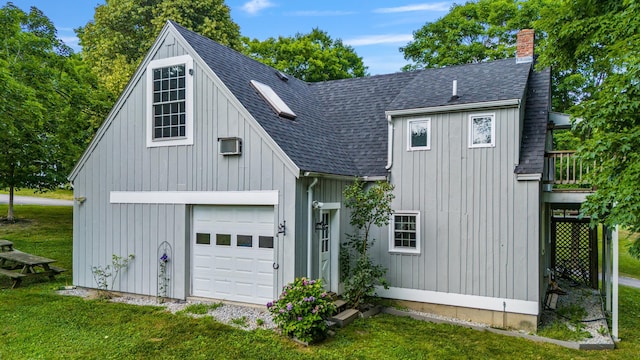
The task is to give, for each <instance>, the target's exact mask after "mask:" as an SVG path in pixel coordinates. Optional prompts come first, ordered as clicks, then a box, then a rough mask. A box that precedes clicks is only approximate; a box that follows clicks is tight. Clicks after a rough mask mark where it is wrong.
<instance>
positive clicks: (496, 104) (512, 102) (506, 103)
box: [384, 99, 520, 116]
mask: <svg viewBox="0 0 640 360" xmlns="http://www.w3.org/2000/svg"><path fill="white" fill-rule="evenodd" d="M516 105H518V106H519V105H520V99H505V100H494V101H485V102H475V103H466V104H454V105H442V106H431V107H426V108H415V109H403V110H388V111H385V112H384V113H385V115H387V116H407V115H422V114H434V113H442V112H449V111H465V110H477V109H485V108H500V107H511V106H516Z"/></svg>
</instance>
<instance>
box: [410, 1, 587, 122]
mask: <svg viewBox="0 0 640 360" xmlns="http://www.w3.org/2000/svg"><path fill="white" fill-rule="evenodd" d="M543 11H547V12H555V11H557V6H555V2H552V1H550V0H478V1H469V2H467V3H465V4H463V5H457V4H456V5H453V6H452V8H451V11H450V12H449V13H448V14H447V15H445V16H444V17H442V18H440V19H438V20H436V21H434V22H427V23H426V24H425V25H424V26H423V27H421V28H420V29H418V30H417V31H415V32H414V33H413V38H414V39H413V41H410V42H409V43H408V44H407V45H406V46H404V47H401V48H400V51H401V52H403V53H404V57H405V59H407V60H409V61H411V62H412V64H409V65H406V66H405V67H404V68H403V70H404V71H410V70H416V69H423V68H437V67H443V66H451V65H459V64H468V63H477V62H484V61H491V60H498V59H504V58H509V57H513V56H514V55H515V52H516V35H517V33H518V31H519V30H521V29H527V28H534V29H536V54H540V53H544V52H546V51H547V50H546V49H545V46H546V45H547V44H548V42H546V41H545V38H546V30H545V29H541V28H539V27H538V26H539V25H538V23H537V21H538V20H539V19H540V18H541V14H542V12H543ZM549 54H550V55H551V56H553V54H552V52H551V51H550V52H549ZM554 70H555V69H554ZM552 86H553V93H554V95H553V99H552V101H553V108H554V110H555V111H565V110H566V109H568V108H569V107H571V106H573V105H574V104H575V103H576V102H577V101H578V100H579V99H578V97H579V95H580V93H581V91H582V88H581V87H582V79H581V78H580V77H576V76H575V74H573V73H571V72H557V71H553V72H552Z"/></svg>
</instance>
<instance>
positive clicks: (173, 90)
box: [153, 64, 186, 139]
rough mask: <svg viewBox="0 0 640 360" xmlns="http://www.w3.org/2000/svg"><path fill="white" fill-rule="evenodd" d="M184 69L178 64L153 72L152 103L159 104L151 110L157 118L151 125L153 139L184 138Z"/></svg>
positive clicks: (183, 66) (182, 65)
mask: <svg viewBox="0 0 640 360" xmlns="http://www.w3.org/2000/svg"><path fill="white" fill-rule="evenodd" d="M185 68H186V66H185V65H184V64H180V65H174V66H169V67H165V68H161V69H154V70H153V77H154V82H153V101H154V103H159V104H158V105H154V110H153V112H154V114H155V115H156V116H159V117H156V118H155V119H154V123H153V127H154V128H153V135H154V138H155V139H162V138H174V137H184V136H185V133H186V126H185V125H186V116H185V115H186V114H185V101H184V94H185V87H186V78H185V72H186V70H185ZM160 115H161V116H160Z"/></svg>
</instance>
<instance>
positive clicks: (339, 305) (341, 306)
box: [333, 299, 347, 311]
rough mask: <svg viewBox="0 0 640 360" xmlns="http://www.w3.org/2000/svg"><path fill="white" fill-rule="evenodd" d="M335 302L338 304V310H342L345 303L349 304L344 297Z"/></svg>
mask: <svg viewBox="0 0 640 360" xmlns="http://www.w3.org/2000/svg"><path fill="white" fill-rule="evenodd" d="M333 304H334V305H335V306H336V310H338V311H340V310H341V309H342V308H343V307H344V306H345V305H347V302H346V301H344V300H342V299H338V300H335V301H334V302H333Z"/></svg>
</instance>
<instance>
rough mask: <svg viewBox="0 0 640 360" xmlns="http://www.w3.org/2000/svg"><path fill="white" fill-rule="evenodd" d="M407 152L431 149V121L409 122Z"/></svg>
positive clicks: (427, 119) (414, 120)
mask: <svg viewBox="0 0 640 360" xmlns="http://www.w3.org/2000/svg"><path fill="white" fill-rule="evenodd" d="M407 127H408V134H407V150H429V149H431V119H429V118H425V119H413V120H409V123H408V126H407Z"/></svg>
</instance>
